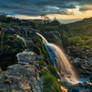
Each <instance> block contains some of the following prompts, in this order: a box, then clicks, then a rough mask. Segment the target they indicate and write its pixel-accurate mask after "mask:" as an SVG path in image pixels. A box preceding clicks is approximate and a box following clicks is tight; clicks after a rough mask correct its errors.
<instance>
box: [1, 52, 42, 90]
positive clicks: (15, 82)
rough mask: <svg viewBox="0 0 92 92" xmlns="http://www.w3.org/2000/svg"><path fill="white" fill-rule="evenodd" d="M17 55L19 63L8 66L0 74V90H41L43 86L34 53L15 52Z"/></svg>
mask: <svg viewBox="0 0 92 92" xmlns="http://www.w3.org/2000/svg"><path fill="white" fill-rule="evenodd" d="M17 57H18V61H19V63H18V64H15V65H11V66H9V67H8V69H7V70H6V71H4V72H2V73H1V74H0V92H42V89H43V86H42V81H41V77H40V70H39V63H38V62H37V60H36V54H35V53H33V52H30V51H24V52H22V53H19V54H17ZM21 57H22V58H21ZM20 61H21V63H20ZM22 61H23V62H26V63H22ZM12 62H13V61H12Z"/></svg>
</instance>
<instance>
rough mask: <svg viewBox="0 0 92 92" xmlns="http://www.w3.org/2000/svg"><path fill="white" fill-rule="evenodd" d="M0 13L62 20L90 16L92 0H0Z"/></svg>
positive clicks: (91, 15)
mask: <svg viewBox="0 0 92 92" xmlns="http://www.w3.org/2000/svg"><path fill="white" fill-rule="evenodd" d="M0 13H7V14H8V15H12V16H16V17H17V18H21V19H41V18H42V17H40V15H45V14H46V15H47V16H48V17H49V18H50V19H54V18H56V19H58V20H60V21H62V22H70V21H76V20H81V19H83V18H89V17H92V0H0Z"/></svg>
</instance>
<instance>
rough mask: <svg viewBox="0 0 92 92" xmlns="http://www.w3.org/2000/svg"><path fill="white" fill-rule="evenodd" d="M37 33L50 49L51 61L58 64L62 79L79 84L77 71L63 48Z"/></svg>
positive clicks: (48, 49) (47, 48)
mask: <svg viewBox="0 0 92 92" xmlns="http://www.w3.org/2000/svg"><path fill="white" fill-rule="evenodd" d="M36 34H37V35H38V36H40V37H41V38H42V40H43V43H44V44H45V47H46V50H47V51H48V54H49V56H50V59H51V60H52V61H51V62H53V64H54V65H56V67H57V69H58V71H59V73H60V76H61V79H62V80H64V81H66V82H68V83H70V84H77V83H78V79H77V77H76V73H75V71H74V69H73V68H72V65H71V64H70V62H69V60H68V58H67V56H66V55H65V53H64V52H63V50H62V49H61V48H59V47H58V46H57V45H55V44H52V43H49V42H48V41H47V40H46V39H45V37H43V36H42V35H41V34H39V33H36Z"/></svg>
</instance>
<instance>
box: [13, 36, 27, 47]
mask: <svg viewBox="0 0 92 92" xmlns="http://www.w3.org/2000/svg"><path fill="white" fill-rule="evenodd" d="M15 36H16V37H17V38H19V39H21V40H22V41H23V42H24V44H25V47H27V44H26V40H25V38H23V37H21V36H20V35H17V34H15Z"/></svg>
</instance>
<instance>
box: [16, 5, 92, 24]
mask: <svg viewBox="0 0 92 92" xmlns="http://www.w3.org/2000/svg"><path fill="white" fill-rule="evenodd" d="M84 7H85V8H86V10H84V11H81V10H80V8H81V6H76V7H75V8H71V9H67V10H66V14H48V15H46V16H47V17H49V18H50V19H51V20H53V19H55V18H56V19H57V20H59V21H61V22H65V23H68V22H73V21H77V20H82V19H84V18H90V17H92V5H86V6H84ZM16 17H17V18H21V19H43V18H42V17H41V16H26V15H16Z"/></svg>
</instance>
